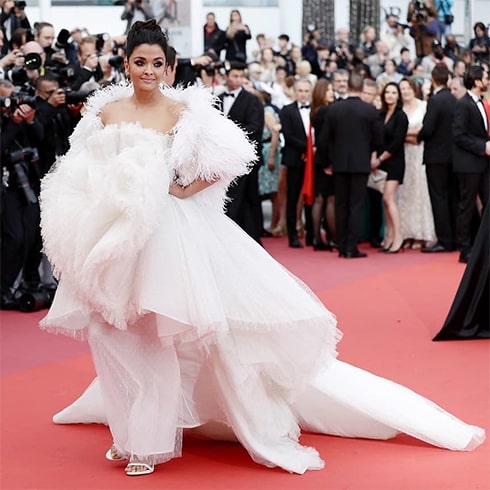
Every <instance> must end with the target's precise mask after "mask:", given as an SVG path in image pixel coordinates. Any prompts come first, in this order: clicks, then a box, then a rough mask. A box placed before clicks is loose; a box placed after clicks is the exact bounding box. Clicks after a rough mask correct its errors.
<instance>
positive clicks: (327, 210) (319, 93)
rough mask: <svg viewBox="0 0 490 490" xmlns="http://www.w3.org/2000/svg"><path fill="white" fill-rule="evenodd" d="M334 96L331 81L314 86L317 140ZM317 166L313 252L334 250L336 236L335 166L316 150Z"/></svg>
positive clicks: (315, 133) (313, 109)
mask: <svg viewBox="0 0 490 490" xmlns="http://www.w3.org/2000/svg"><path fill="white" fill-rule="evenodd" d="M334 98H335V94H334V90H333V84H332V82H331V81H330V80H327V79H324V78H322V79H320V80H318V82H317V83H316V84H315V88H314V89H313V94H312V97H311V111H310V118H311V124H312V127H313V129H314V135H315V138H318V136H319V135H320V134H321V131H322V128H323V125H324V123H325V113H326V110H327V107H328V105H329V104H331V103H332V102H333V101H334ZM314 167H315V178H314V181H315V201H314V202H313V207H312V209H311V218H312V221H313V233H314V235H313V249H314V250H332V244H333V243H334V237H335V197H334V192H333V190H334V189H333V178H334V177H333V175H332V165H331V162H329V160H328V156H327V155H324V154H323V152H320V151H316V152H315V158H314ZM323 218H325V223H326V225H327V226H326V228H327V239H328V240H327V242H324V241H323V240H322V236H321V225H322V221H323Z"/></svg>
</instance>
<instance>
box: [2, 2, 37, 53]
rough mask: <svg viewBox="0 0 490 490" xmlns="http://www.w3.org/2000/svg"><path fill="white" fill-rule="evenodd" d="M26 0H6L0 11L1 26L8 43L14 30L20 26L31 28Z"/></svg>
mask: <svg viewBox="0 0 490 490" xmlns="http://www.w3.org/2000/svg"><path fill="white" fill-rule="evenodd" d="M25 7H26V2H25V1H24V0H17V1H14V0H5V1H4V2H3V4H2V8H1V11H0V28H1V29H2V30H3V32H4V33H5V38H6V41H7V42H6V45H8V43H9V42H10V39H11V38H12V34H13V33H14V31H15V30H16V29H18V28H20V27H23V28H25V29H29V30H31V24H30V22H29V19H28V18H27V15H26V12H25Z"/></svg>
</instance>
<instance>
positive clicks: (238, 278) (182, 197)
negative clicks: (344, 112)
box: [41, 21, 485, 476]
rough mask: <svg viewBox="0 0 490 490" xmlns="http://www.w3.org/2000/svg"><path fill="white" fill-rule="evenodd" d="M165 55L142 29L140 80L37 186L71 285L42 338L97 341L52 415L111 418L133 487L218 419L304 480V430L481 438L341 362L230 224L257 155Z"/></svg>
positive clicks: (98, 105) (298, 299)
mask: <svg viewBox="0 0 490 490" xmlns="http://www.w3.org/2000/svg"><path fill="white" fill-rule="evenodd" d="M166 49H167V41H166V37H165V35H164V34H163V33H162V32H161V30H160V28H159V27H158V26H157V25H156V23H155V22H154V21H148V22H138V23H135V24H134V26H133V27H132V28H131V30H130V32H129V34H128V39H127V60H126V62H125V67H126V71H127V72H128V75H129V76H130V78H131V80H132V85H127V86H123V85H120V86H117V87H112V88H106V89H103V90H101V91H99V92H97V93H96V94H95V95H94V96H93V97H92V98H91V99H90V101H89V102H88V104H87V112H86V114H85V115H84V117H83V118H82V120H81V122H80V123H79V125H78V126H77V128H76V130H75V132H74V134H73V137H72V139H71V148H70V151H69V152H68V153H67V154H66V155H65V156H64V157H62V158H61V159H60V160H59V161H58V162H57V164H56V166H55V168H54V169H53V171H52V172H51V173H50V174H48V176H47V177H46V178H45V179H44V180H43V183H42V194H41V203H42V232H43V238H44V243H45V249H46V251H47V254H48V256H49V258H50V260H51V262H52V264H53V266H54V268H55V272H56V275H57V276H58V277H59V278H60V283H59V286H58V290H57V292H56V296H55V299H54V302H53V305H52V307H51V309H50V310H49V312H48V314H47V316H46V317H45V318H44V319H43V321H42V324H41V327H42V328H44V329H47V330H51V331H54V332H58V333H64V334H67V335H71V336H72V337H75V338H80V339H83V338H87V339H88V341H89V344H90V348H91V351H92V356H93V360H94V364H95V367H96V371H97V376H98V378H97V381H96V382H95V383H93V384H92V385H91V387H90V388H89V389H88V390H87V391H86V392H85V394H84V395H83V396H82V397H81V398H80V399H79V400H77V401H76V402H75V403H74V404H72V405H71V406H70V407H68V408H67V409H65V410H64V411H63V412H61V413H60V414H58V415H57V417H56V421H57V422H60V423H63V422H64V423H67V422H82V421H83V422H96V421H99V422H101V421H103V422H106V423H108V425H109V428H110V430H111V433H112V437H113V446H112V447H111V448H110V449H109V450H108V451H107V453H106V457H107V458H108V459H110V460H116V461H121V460H127V461H128V464H127V466H126V473H127V474H128V475H130V476H135V475H145V474H149V473H152V472H153V471H154V466H155V464H157V463H163V462H165V461H168V460H169V459H170V458H173V457H177V456H180V454H181V450H182V434H183V429H185V428H196V427H206V426H207V427H209V424H213V425H212V427H213V428H215V427H216V426H217V425H216V424H219V425H218V426H219V427H221V428H224V429H226V431H227V433H226V434H225V433H224V432H223V431H222V430H221V431H219V433H218V432H217V431H216V430H214V431H213V433H212V435H213V436H214V437H230V435H231V436H233V437H236V439H238V440H239V441H240V443H241V444H242V445H243V446H244V447H245V448H246V449H247V451H248V452H249V454H250V456H251V457H252V458H253V460H254V461H256V462H258V463H261V464H264V465H266V466H279V467H281V468H284V469H285V470H287V471H290V472H295V473H304V472H305V471H306V470H309V469H320V468H323V465H324V462H323V461H322V459H321V458H320V456H319V454H318V452H317V451H316V450H315V449H314V448H310V447H304V446H302V445H300V443H299V442H298V439H299V435H300V427H301V428H304V429H306V430H311V431H316V432H323V433H328V434H336V435H342V436H350V437H372V438H380V439H387V438H390V437H394V436H395V435H396V434H397V433H399V432H406V433H408V434H411V435H413V436H415V437H418V438H420V439H422V440H424V441H427V442H430V443H432V444H435V445H438V446H441V447H446V448H450V449H455V450H471V449H474V448H475V447H476V446H478V445H479V444H481V442H482V441H483V439H484V437H485V432H484V431H483V429H480V428H478V427H474V426H471V425H467V424H465V423H464V422H462V421H460V420H458V419H457V418H455V417H454V416H452V415H450V414H449V413H447V412H445V411H443V410H442V409H441V408H439V407H437V406H436V405H434V404H433V403H432V402H430V401H429V400H427V399H425V398H422V397H421V396H419V395H417V394H415V393H413V392H412V391H410V390H409V389H407V388H404V387H403V386H400V385H398V384H395V383H392V382H390V381H388V380H385V379H383V378H379V377H377V376H374V375H372V374H370V373H367V372H366V371H363V370H361V369H359V368H355V367H353V366H350V365H348V364H345V363H343V362H340V361H338V360H336V344H337V342H338V340H339V339H340V332H339V331H338V330H337V327H336V321H335V317H334V316H333V315H332V314H331V313H330V312H329V311H328V310H327V309H326V308H325V307H324V306H323V305H322V304H321V302H320V301H319V300H318V299H317V298H316V297H315V296H314V295H313V294H312V293H311V291H309V290H308V288H307V287H306V286H305V285H304V284H302V283H301V282H300V281H299V280H298V279H297V278H295V277H294V276H292V275H291V274H290V273H289V272H288V271H287V270H285V269H284V268H283V267H282V266H281V265H280V264H278V263H277V262H276V261H275V260H274V259H272V258H271V256H270V255H269V254H268V253H267V252H266V251H265V250H264V249H263V248H262V247H260V246H259V245H258V244H257V243H255V242H254V241H253V240H251V239H250V238H249V237H248V236H247V235H246V234H245V233H244V232H243V231H242V230H241V229H240V228H239V227H238V226H236V225H235V224H234V223H233V222H232V221H231V220H230V219H228V218H227V217H226V215H225V214H224V212H223V202H224V199H225V195H226V194H225V193H226V188H227V186H228V185H229V184H230V182H231V181H232V180H233V179H234V178H235V177H237V176H238V175H241V174H243V173H245V172H247V171H248V168H249V165H250V162H251V161H253V159H254V158H255V152H254V149H253V147H252V145H251V144H250V143H249V142H248V140H247V139H246V137H245V135H244V133H243V132H242V131H241V130H240V129H239V128H238V127H237V126H235V125H234V124H233V123H232V122H231V121H230V120H228V119H227V118H226V117H225V116H224V115H223V114H222V113H220V112H219V111H217V110H216V109H214V108H213V106H212V100H211V98H210V95H209V94H207V93H206V92H205V91H204V90H202V89H199V88H189V89H185V90H180V91H178V90H173V89H169V88H165V89H163V88H161V87H160V83H161V82H162V81H163V80H164V77H165V53H166ZM208 433H209V431H208Z"/></svg>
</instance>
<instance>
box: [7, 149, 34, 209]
mask: <svg viewBox="0 0 490 490" xmlns="http://www.w3.org/2000/svg"><path fill="white" fill-rule="evenodd" d="M7 159H8V161H9V163H10V164H11V171H12V174H13V176H14V177H15V180H16V185H17V186H18V187H19V188H20V190H21V191H22V193H23V195H24V198H25V200H26V203H27V204H36V203H37V197H36V194H35V193H34V191H33V190H32V187H31V184H30V182H29V177H28V174H29V165H33V166H35V165H37V164H38V163H39V153H38V151H37V148H30V147H29V148H22V149H21V150H15V151H12V152H10V153H9V154H8V158H7ZM36 171H37V169H36Z"/></svg>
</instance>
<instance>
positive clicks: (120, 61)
mask: <svg viewBox="0 0 490 490" xmlns="http://www.w3.org/2000/svg"><path fill="white" fill-rule="evenodd" d="M108 63H109V65H110V66H112V68H115V69H116V70H122V69H123V68H124V58H123V57H122V56H120V55H118V54H116V55H114V56H111V57H110V58H109V60H108Z"/></svg>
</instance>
